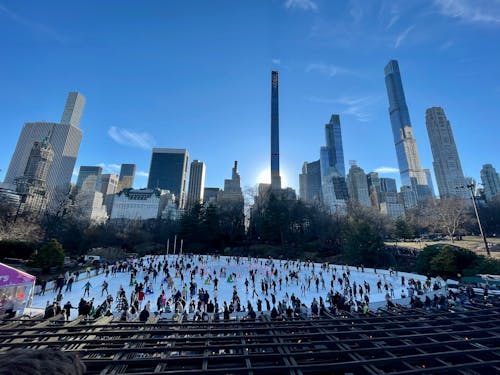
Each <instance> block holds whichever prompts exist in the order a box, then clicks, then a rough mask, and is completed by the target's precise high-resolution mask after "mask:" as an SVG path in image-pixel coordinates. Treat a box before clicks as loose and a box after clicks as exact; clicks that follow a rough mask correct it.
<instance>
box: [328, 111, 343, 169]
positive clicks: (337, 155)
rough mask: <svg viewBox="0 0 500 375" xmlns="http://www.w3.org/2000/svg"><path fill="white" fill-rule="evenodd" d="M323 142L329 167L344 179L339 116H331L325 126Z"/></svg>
mask: <svg viewBox="0 0 500 375" xmlns="http://www.w3.org/2000/svg"><path fill="white" fill-rule="evenodd" d="M325 140H326V148H327V153H328V165H329V167H330V168H332V169H333V170H334V171H335V172H337V173H338V174H339V175H340V176H342V177H345V166H344V147H343V146H342V131H341V129H340V116H339V115H337V114H333V115H332V117H331V118H330V122H329V123H328V124H326V125H325Z"/></svg>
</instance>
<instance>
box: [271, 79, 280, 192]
mask: <svg viewBox="0 0 500 375" xmlns="http://www.w3.org/2000/svg"><path fill="white" fill-rule="evenodd" d="M271 189H273V190H279V189H281V176H280V121H279V100H278V72H276V71H273V72H272V73H271Z"/></svg>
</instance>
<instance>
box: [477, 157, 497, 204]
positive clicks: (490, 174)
mask: <svg viewBox="0 0 500 375" xmlns="http://www.w3.org/2000/svg"><path fill="white" fill-rule="evenodd" d="M481 181H482V182H483V187H484V196H485V197H486V202H488V201H490V200H492V199H493V198H494V197H496V196H497V195H498V194H499V193H500V177H499V176H498V173H497V171H496V169H495V168H494V167H493V165H491V164H484V165H483V168H481Z"/></svg>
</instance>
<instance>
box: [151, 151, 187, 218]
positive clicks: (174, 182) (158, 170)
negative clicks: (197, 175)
mask: <svg viewBox="0 0 500 375" xmlns="http://www.w3.org/2000/svg"><path fill="white" fill-rule="evenodd" d="M188 161H189V153H188V151H187V150H186V149H176V148H153V155H152V156H151V166H150V168H149V178H148V189H155V188H159V189H163V190H169V191H170V192H171V193H172V194H175V197H176V199H177V204H178V207H179V208H180V209H183V208H184V207H185V204H186V178H187V169H188Z"/></svg>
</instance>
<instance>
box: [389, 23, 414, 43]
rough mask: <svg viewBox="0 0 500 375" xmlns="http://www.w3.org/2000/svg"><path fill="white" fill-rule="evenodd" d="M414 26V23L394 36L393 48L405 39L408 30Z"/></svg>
mask: <svg viewBox="0 0 500 375" xmlns="http://www.w3.org/2000/svg"><path fill="white" fill-rule="evenodd" d="M414 28H415V25H412V26H410V27H407V28H406V30H405V31H403V32H402V33H401V34H399V35H398V37H397V38H396V42H395V43H394V48H398V47H399V46H400V45H401V43H403V41H404V40H405V39H406V37H407V36H408V34H409V33H410V31H412V30H413V29H414Z"/></svg>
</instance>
